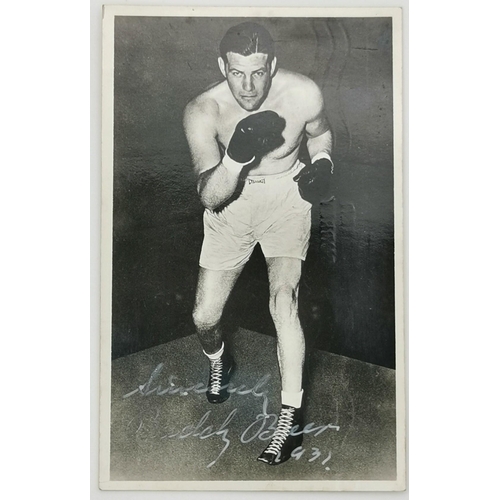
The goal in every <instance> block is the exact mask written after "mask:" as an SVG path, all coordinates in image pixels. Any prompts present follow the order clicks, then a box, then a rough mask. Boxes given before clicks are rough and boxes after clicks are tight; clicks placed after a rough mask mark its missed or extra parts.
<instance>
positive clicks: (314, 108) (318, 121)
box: [306, 84, 333, 163]
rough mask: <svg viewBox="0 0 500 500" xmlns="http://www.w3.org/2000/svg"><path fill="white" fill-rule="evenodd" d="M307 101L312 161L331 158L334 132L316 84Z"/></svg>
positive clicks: (307, 134)
mask: <svg viewBox="0 0 500 500" xmlns="http://www.w3.org/2000/svg"><path fill="white" fill-rule="evenodd" d="M307 102H308V104H309V106H308V110H309V116H308V120H307V122H306V137H307V150H308V151H309V156H310V158H311V162H312V163H314V162H315V161H316V160H317V159H318V158H329V159H330V160H331V153H332V142H333V141H332V132H331V130H330V125H329V124H328V120H327V118H326V114H325V107H324V101H323V96H322V94H321V90H320V89H319V88H318V87H317V85H316V84H313V85H312V88H311V92H310V94H309V99H307Z"/></svg>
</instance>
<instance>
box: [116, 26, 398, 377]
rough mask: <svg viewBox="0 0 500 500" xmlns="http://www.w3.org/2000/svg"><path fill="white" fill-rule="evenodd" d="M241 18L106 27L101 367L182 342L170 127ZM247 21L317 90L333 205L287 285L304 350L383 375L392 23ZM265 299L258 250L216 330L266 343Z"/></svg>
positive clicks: (192, 201) (181, 270) (186, 270)
mask: <svg viewBox="0 0 500 500" xmlns="http://www.w3.org/2000/svg"><path fill="white" fill-rule="evenodd" d="M243 20H248V18H246V19H234V18H178V17H173V18H165V17H117V18H116V24H115V74H114V78H115V87H114V207H113V298H112V300H113V302H112V321H113V326H112V355H113V358H117V357H120V356H124V355H127V354H130V353H133V352H137V351H140V350H143V349H146V348H148V347H152V346H155V345H158V344H162V343H165V342H169V341H171V340H173V339H176V338H179V337H184V336H187V335H191V334H193V333H194V327H193V324H192V320H191V311H192V307H193V303H194V293H195V286H196V280H197V273H198V257H199V252H200V248H201V243H202V239H203V226H202V213H203V208H202V206H201V204H200V202H199V200H198V197H197V194H196V187H195V178H194V175H193V173H192V166H191V159H190V154H189V149H188V146H187V142H186V139H185V136H184V131H183V127H182V116H183V110H184V107H185V105H186V104H187V103H188V102H189V101H190V100H191V99H192V98H193V97H195V96H196V95H198V94H199V93H201V92H202V91H203V90H204V89H205V88H206V87H208V86H209V85H211V84H212V83H214V82H216V81H220V80H221V78H222V76H221V74H220V72H219V69H218V66H217V56H218V42H219V41H220V39H221V38H222V36H223V35H224V33H225V32H226V30H227V29H228V28H229V27H230V26H232V25H233V24H237V23H239V22H242V21H243ZM255 21H257V22H260V23H261V24H263V25H264V26H265V27H266V28H268V29H269V31H270V32H271V34H272V36H273V38H274V39H275V41H276V55H277V58H278V65H279V66H281V67H283V68H286V69H290V70H293V71H297V72H299V73H302V74H304V75H307V76H309V77H310V78H312V79H313V80H314V81H315V82H316V83H317V84H318V85H319V86H320V88H321V89H322V91H323V95H324V98H325V105H326V112H327V115H328V119H329V121H330V124H331V127H332V131H333V135H334V150H333V159H334V163H335V184H336V188H335V199H334V200H333V201H332V202H330V203H328V204H325V205H323V206H321V207H320V208H319V209H315V210H314V212H313V230H312V237H311V246H310V250H309V255H308V258H307V261H306V263H305V265H304V271H303V277H302V281H301V288H300V296H299V302H300V312H301V321H302V324H303V327H304V331H305V334H306V342H307V347H308V348H309V349H312V348H318V349H323V350H326V351H329V352H333V353H336V354H340V355H344V356H349V357H352V358H356V359H360V360H363V361H367V362H370V363H375V364H379V365H383V366H386V367H390V368H394V367H395V313H394V238H393V109H392V98H393V95H392V36H391V29H392V28H391V19H388V18H338V19H327V18H319V19H312V18H307V19H306V18H276V19H274V18H259V19H255ZM304 154H306V153H304ZM268 297H269V294H268V281H267V273H266V268H265V262H264V258H263V256H262V253H261V252H260V248H259V247H257V249H256V251H255V252H254V255H253V256H252V258H251V260H250V262H249V263H248V264H247V266H246V268H245V270H244V271H243V273H242V275H241V277H240V279H239V281H238V283H237V285H236V288H235V290H234V293H233V295H232V297H231V298H230V300H229V303H228V305H227V307H226V311H225V317H224V323H225V326H226V327H227V328H228V329H231V328H234V327H236V326H242V327H244V328H248V329H250V330H254V331H257V332H260V333H264V334H268V335H275V331H274V326H273V323H272V320H271V317H270V314H269V311H268Z"/></svg>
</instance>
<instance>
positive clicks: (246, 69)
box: [219, 52, 276, 111]
mask: <svg viewBox="0 0 500 500" xmlns="http://www.w3.org/2000/svg"><path fill="white" fill-rule="evenodd" d="M267 58H268V55H267V54H259V53H257V54H250V55H249V56H243V55H241V54H236V53H234V52H229V53H228V54H227V63H226V64H225V63H224V61H223V60H222V59H221V58H219V66H220V69H221V71H222V73H223V74H224V76H225V77H226V78H227V83H228V85H229V88H230V90H231V92H232V94H233V96H234V98H235V99H236V101H237V102H238V104H239V105H240V106H241V107H242V108H243V109H245V110H246V111H255V110H256V109H259V108H260V106H261V105H262V103H263V102H264V100H265V99H266V97H267V93H268V92H269V89H270V88H271V80H272V74H273V72H274V68H275V65H276V58H275V59H273V61H271V63H268V60H267Z"/></svg>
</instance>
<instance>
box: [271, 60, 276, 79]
mask: <svg viewBox="0 0 500 500" xmlns="http://www.w3.org/2000/svg"><path fill="white" fill-rule="evenodd" d="M275 71H276V57H275V58H274V59H273V60H272V61H271V76H274V73H275Z"/></svg>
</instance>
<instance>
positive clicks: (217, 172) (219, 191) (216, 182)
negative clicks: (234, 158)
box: [198, 162, 239, 210]
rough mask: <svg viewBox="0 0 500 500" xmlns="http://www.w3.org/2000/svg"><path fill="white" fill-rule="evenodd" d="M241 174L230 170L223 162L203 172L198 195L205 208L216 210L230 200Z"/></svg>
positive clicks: (200, 177)
mask: <svg viewBox="0 0 500 500" xmlns="http://www.w3.org/2000/svg"><path fill="white" fill-rule="evenodd" d="M238 178H239V172H237V171H236V170H229V169H228V168H227V167H226V166H224V164H223V163H222V162H220V163H219V164H218V165H217V166H215V167H214V168H212V169H210V170H207V171H205V172H202V173H201V174H200V176H199V178H198V194H199V195H200V200H201V203H202V204H203V206H204V207H206V208H209V209H211V210H214V209H215V208H217V207H218V206H220V205H222V204H223V203H224V202H225V201H226V200H228V199H229V198H230V197H231V195H232V194H233V193H234V190H235V189H236V186H237V185H238Z"/></svg>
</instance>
